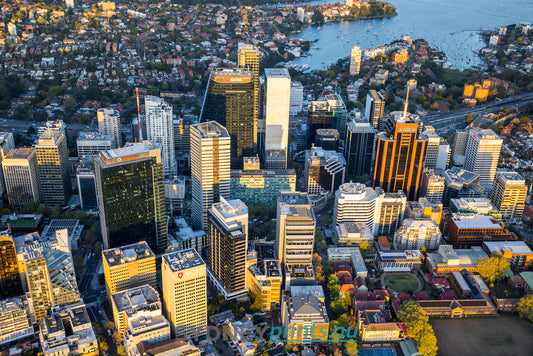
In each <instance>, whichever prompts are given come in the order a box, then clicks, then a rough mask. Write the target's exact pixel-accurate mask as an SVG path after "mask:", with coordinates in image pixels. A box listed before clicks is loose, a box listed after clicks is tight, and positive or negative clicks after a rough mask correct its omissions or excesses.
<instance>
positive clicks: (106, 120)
mask: <svg viewBox="0 0 533 356" xmlns="http://www.w3.org/2000/svg"><path fill="white" fill-rule="evenodd" d="M96 118H97V119H98V132H100V133H101V134H103V135H109V136H113V137H114V138H115V142H114V146H113V147H112V148H120V147H122V137H121V135H120V114H119V113H118V111H117V110H115V109H110V108H101V109H98V111H97V112H96Z"/></svg>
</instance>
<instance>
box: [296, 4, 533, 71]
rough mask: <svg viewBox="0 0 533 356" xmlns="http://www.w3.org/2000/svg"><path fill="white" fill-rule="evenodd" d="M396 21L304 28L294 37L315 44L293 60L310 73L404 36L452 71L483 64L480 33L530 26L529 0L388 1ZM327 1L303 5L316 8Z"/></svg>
mask: <svg viewBox="0 0 533 356" xmlns="http://www.w3.org/2000/svg"><path fill="white" fill-rule="evenodd" d="M388 1H389V2H391V3H392V4H393V5H394V6H395V7H396V9H397V10H398V16H395V17H392V18H384V19H372V20H359V21H344V22H337V23H330V24H326V25H322V26H311V27H307V28H305V29H304V30H303V31H302V32H301V33H296V34H295V35H294V36H293V37H295V38H301V39H303V40H308V41H313V40H315V39H318V41H317V42H316V43H315V44H314V46H313V47H312V48H311V51H310V54H311V55H310V56H309V57H303V58H299V59H296V60H294V61H293V63H294V64H296V65H299V64H307V65H309V66H310V68H311V69H312V70H313V69H324V68H326V67H327V66H329V65H331V64H333V63H335V62H336V61H337V60H338V59H339V58H342V57H346V56H348V55H349V54H350V51H351V48H352V47H353V46H360V47H361V48H362V49H363V50H364V49H367V48H375V47H379V46H382V45H384V44H387V43H390V42H392V41H394V40H397V39H402V38H403V36H411V37H413V39H417V38H424V39H426V40H427V41H428V42H429V44H430V46H431V47H433V48H437V49H439V50H441V51H444V53H445V54H446V56H447V57H448V61H450V62H451V63H452V68H458V69H465V68H468V67H471V66H474V65H478V64H481V60H480V59H479V58H478V57H477V52H478V51H479V50H480V49H481V48H483V47H484V43H483V40H482V38H481V36H480V35H479V31H480V30H489V29H497V28H499V27H500V26H502V25H510V24H513V23H516V24H518V23H519V22H533V1H532V0H513V1H501V0H483V1H482V0H469V1H464V0H388ZM328 2H329V1H311V2H305V3H301V4H300V5H301V6H304V5H305V4H310V5H317V4H324V3H328Z"/></svg>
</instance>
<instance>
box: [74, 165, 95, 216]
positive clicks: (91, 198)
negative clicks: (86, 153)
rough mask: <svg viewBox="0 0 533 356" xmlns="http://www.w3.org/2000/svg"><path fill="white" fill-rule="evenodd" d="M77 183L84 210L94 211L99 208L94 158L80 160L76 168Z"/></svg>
mask: <svg viewBox="0 0 533 356" xmlns="http://www.w3.org/2000/svg"><path fill="white" fill-rule="evenodd" d="M76 181H77V183H78V192H79V194H80V205H81V208H82V209H94V208H96V207H98V197H97V196H96V176H95V175H94V159H93V157H92V156H90V157H83V158H80V162H79V164H78V166H77V167H76Z"/></svg>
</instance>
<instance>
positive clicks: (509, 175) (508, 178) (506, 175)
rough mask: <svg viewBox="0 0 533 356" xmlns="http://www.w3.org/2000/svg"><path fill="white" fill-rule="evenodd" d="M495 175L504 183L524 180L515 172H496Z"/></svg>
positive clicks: (523, 182)
mask: <svg viewBox="0 0 533 356" xmlns="http://www.w3.org/2000/svg"><path fill="white" fill-rule="evenodd" d="M496 176H497V177H498V178H500V179H502V180H503V181H504V182H505V183H510V184H525V183H526V180H525V179H524V177H522V176H521V175H520V174H519V173H517V172H498V173H496Z"/></svg>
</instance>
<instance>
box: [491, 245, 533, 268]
mask: <svg viewBox="0 0 533 356" xmlns="http://www.w3.org/2000/svg"><path fill="white" fill-rule="evenodd" d="M482 248H483V250H485V252H486V253H487V254H489V255H490V254H491V253H493V252H498V253H501V254H502V255H503V257H505V259H506V260H507V261H508V262H509V263H510V264H511V267H512V268H513V269H515V270H517V271H523V270H527V269H528V268H529V266H531V264H532V263H533V251H531V249H530V248H529V246H528V245H527V244H526V243H525V242H524V241H499V242H496V241H494V242H492V241H485V242H483V246H482Z"/></svg>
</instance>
